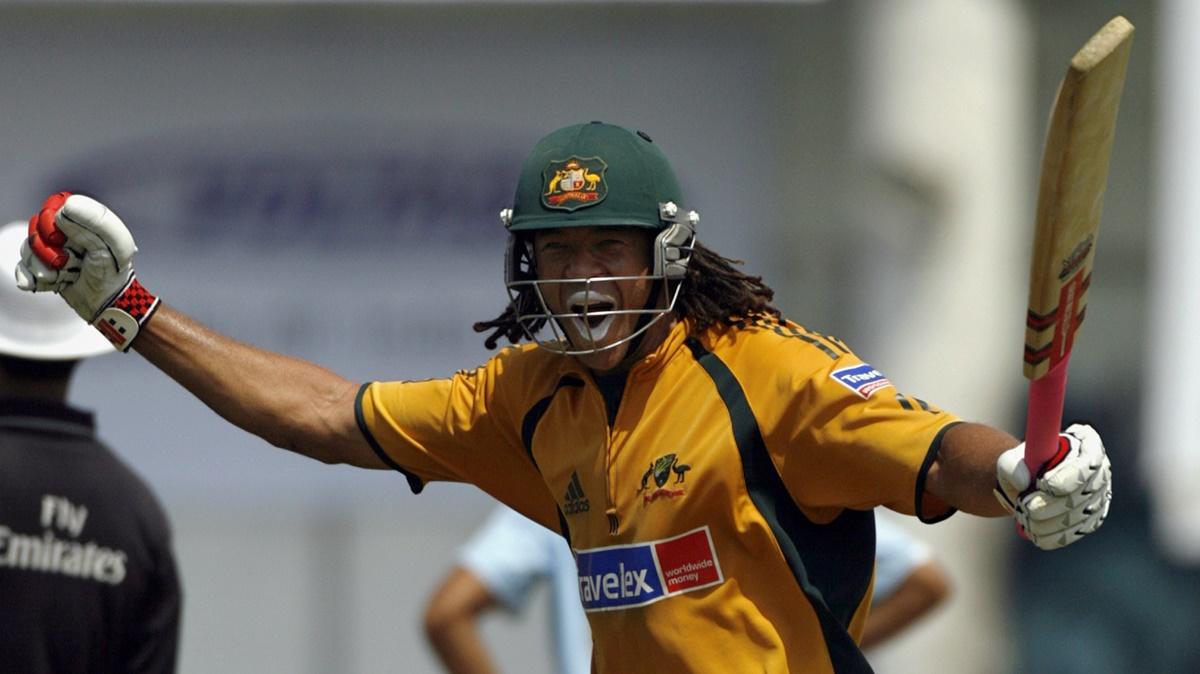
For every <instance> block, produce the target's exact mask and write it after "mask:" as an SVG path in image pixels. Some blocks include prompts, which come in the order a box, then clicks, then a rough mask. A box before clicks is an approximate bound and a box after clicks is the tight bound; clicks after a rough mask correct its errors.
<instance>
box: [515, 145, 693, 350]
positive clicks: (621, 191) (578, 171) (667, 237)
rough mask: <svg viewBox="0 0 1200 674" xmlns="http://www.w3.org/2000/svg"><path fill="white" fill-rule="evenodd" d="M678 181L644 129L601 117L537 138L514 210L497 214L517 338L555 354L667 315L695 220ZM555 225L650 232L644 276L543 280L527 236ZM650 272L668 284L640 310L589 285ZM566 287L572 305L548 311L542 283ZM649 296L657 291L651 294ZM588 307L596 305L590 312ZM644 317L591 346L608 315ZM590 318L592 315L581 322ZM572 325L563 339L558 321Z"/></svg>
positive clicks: (675, 295)
mask: <svg viewBox="0 0 1200 674" xmlns="http://www.w3.org/2000/svg"><path fill="white" fill-rule="evenodd" d="M679 201H680V190H679V181H678V180H677V179H676V178H675V171H674V170H673V169H672V168H671V164H670V162H668V161H667V158H666V156H664V155H663V153H662V152H661V151H660V150H659V149H658V147H657V146H656V145H654V143H653V142H652V141H651V140H650V137H649V136H648V135H646V134H645V133H644V132H642V131H631V130H629V129H625V128H622V127H619V126H614V125H612V124H605V123H603V122H590V123H587V124H576V125H573V126H568V127H564V128H562V129H559V130H557V131H555V132H553V133H551V134H550V135H548V136H546V137H545V138H543V139H542V140H540V141H538V143H537V145H535V146H534V148H533V151H532V152H530V153H529V157H528V158H527V159H526V160H525V163H524V164H523V165H522V167H521V177H520V180H519V181H518V183H517V193H516V196H515V197H514V199H513V207H512V208H511V209H505V210H503V211H501V213H500V218H501V220H502V221H503V223H504V225H505V227H507V228H508V231H509V240H508V251H507V254H506V256H505V258H506V259H505V286H506V287H507V288H508V293H509V298H510V299H511V300H512V306H513V307H514V308H515V310H516V314H517V316H516V318H517V320H518V322H519V323H520V324H521V327H522V329H523V330H524V331H525V334H526V335H527V336H528V337H529V338H530V339H532V340H535V341H537V342H538V343H539V344H540V345H542V346H543V347H546V348H549V349H551V350H553V351H556V352H560V353H564V354H570V355H581V354H587V353H595V352H597V351H603V350H606V349H610V348H613V347H615V346H618V345H620V344H624V343H625V342H628V341H630V340H632V339H634V338H636V337H638V336H639V335H641V334H642V333H644V332H645V331H646V330H647V329H648V328H649V327H650V326H651V325H653V324H654V323H655V322H657V321H658V320H660V319H661V318H662V317H663V316H665V315H666V314H668V313H670V312H671V311H673V310H674V308H675V303H676V301H677V300H678V298H679V290H680V288H681V287H682V284H683V279H684V276H685V275H686V273H687V265H688V263H689V262H690V260H691V253H692V244H693V242H694V241H695V238H696V225H697V223H698V222H699V221H700V216H699V215H698V214H697V213H696V212H695V211H683V210H682V209H681V208H680V207H679V206H678V205H677V204H678V203H679ZM563 227H640V228H646V229H649V230H653V231H655V232H658V234H657V236H656V237H655V239H654V244H653V254H654V268H653V270H652V274H651V275H649V276H646V277H627V276H620V277H613V276H606V277H593V278H580V279H553V280H541V279H538V277H537V269H536V266H535V261H534V256H533V247H532V241H533V233H534V232H536V231H538V230H545V229H559V228H563ZM640 278H648V279H651V280H655V281H661V282H663V283H666V284H667V293H668V297H669V301H668V302H665V305H666V306H657V305H658V304H664V303H661V302H657V301H656V299H655V297H652V298H651V305H650V306H646V307H643V308H640V309H629V308H624V309H617V308H616V305H615V303H614V302H613V300H612V299H611V298H607V297H605V296H604V295H603V293H600V292H599V291H598V290H593V285H592V284H594V283H599V282H607V281H620V280H631V279H640ZM562 283H570V284H575V285H579V286H580V287H581V290H580V291H579V292H577V293H573V298H575V299H573V301H572V302H571V305H572V307H578V308H579V310H578V311H571V312H566V313H557V314H556V313H554V312H553V311H551V309H550V307H549V305H548V304H547V303H546V300H545V296H544V293H543V290H544V289H545V288H546V287H547V286H548V285H550V284H562ZM654 295H658V293H655V294H654ZM593 307H596V308H595V309H592V308H593ZM621 314H638V315H641V316H642V317H643V319H642V320H639V322H638V327H637V328H636V329H635V330H634V331H633V333H632V334H630V335H628V336H626V337H624V338H622V339H621V340H619V341H616V342H614V343H612V344H608V345H606V346H604V347H599V346H597V345H596V342H597V341H599V340H602V339H603V337H604V335H605V334H606V333H607V331H608V328H609V327H610V326H611V324H612V317H614V316H617V315H621ZM589 319H591V320H589ZM566 322H569V323H573V324H574V325H576V326H577V327H578V329H577V330H575V331H574V333H575V334H576V335H577V336H578V337H579V339H577V340H576V341H578V342H581V343H579V344H572V343H571V341H570V340H568V339H567V338H566V335H565V334H564V330H563V324H564V323H566Z"/></svg>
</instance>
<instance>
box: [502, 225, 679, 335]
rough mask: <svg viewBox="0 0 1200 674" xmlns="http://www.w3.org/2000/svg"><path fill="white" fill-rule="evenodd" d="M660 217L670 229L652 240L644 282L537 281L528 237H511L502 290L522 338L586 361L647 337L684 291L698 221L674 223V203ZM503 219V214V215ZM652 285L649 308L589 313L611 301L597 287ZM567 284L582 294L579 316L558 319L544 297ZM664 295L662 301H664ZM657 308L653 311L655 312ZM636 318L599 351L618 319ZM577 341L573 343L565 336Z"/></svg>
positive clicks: (618, 278)
mask: <svg viewBox="0 0 1200 674" xmlns="http://www.w3.org/2000/svg"><path fill="white" fill-rule="evenodd" d="M660 213H661V214H662V217H663V219H664V221H666V222H668V223H670V226H668V227H667V228H666V229H663V230H662V231H661V232H659V233H658V236H656V237H655V238H654V243H653V248H654V250H653V253H654V268H653V270H652V272H651V273H650V274H648V275H645V276H594V277H590V278H571V279H539V278H537V268H536V264H535V260H534V256H533V246H532V242H531V237H528V236H522V235H519V234H515V233H513V234H510V235H509V239H508V249H507V251H506V253H505V264H504V271H505V273H504V277H505V278H504V285H505V288H506V289H507V290H508V297H509V300H510V301H511V302H512V306H513V308H514V309H515V311H516V320H517V322H518V323H519V324H520V326H521V329H522V330H523V331H524V332H525V335H526V336H527V337H528V338H529V339H530V340H532V341H535V342H537V343H538V344H539V345H540V346H541V347H543V348H545V349H548V350H550V351H553V352H555V353H560V354H563V355H571V356H578V355H587V354H592V353H599V352H601V351H607V350H609V349H612V348H615V347H617V346H620V345H622V344H626V343H628V342H630V341H632V340H634V339H636V338H637V337H638V336H640V335H641V334H643V333H644V332H646V331H647V330H649V329H650V327H651V326H653V325H654V324H655V323H658V322H659V321H661V320H662V318H663V317H664V316H666V315H667V314H670V313H671V312H672V311H674V310H675V304H676V302H677V301H678V299H679V293H680V290H681V289H682V288H683V281H684V277H685V276H686V274H687V265H688V263H689V262H690V261H691V257H692V244H693V242H695V240H696V233H695V226H696V223H697V222H698V221H699V216H698V215H697V214H696V213H695V212H694V211H691V212H689V213H688V214H687V216H686V217H685V218H678V216H677V214H678V208H677V207H676V206H675V204H674V203H670V202H668V203H665V204H661V205H660ZM501 217H502V218H505V217H506V214H505V213H502V214H501ZM641 280H645V281H653V282H655V284H656V288H657V289H656V291H655V292H653V293H652V294H651V298H650V302H649V303H648V304H647V306H645V307H641V308H616V307H615V306H614V307H613V308H611V309H603V310H592V309H591V307H592V306H593V302H592V300H593V299H596V298H599V299H600V300H601V302H597V304H608V303H611V300H610V299H609V298H608V297H607V296H606V295H604V294H603V293H601V292H600V291H599V290H597V289H596V288H597V286H598V285H599V284H601V283H608V282H613V281H641ZM563 284H571V285H573V286H578V287H579V288H580V289H579V290H578V291H576V292H575V293H574V294H573V297H575V298H576V299H577V300H578V301H576V302H573V305H579V306H581V307H582V311H564V312H559V313H556V312H554V311H553V310H552V309H551V308H550V304H549V302H547V301H546V295H547V294H548V293H549V292H550V289H551V288H552V287H553V286H561V285H563ZM663 289H665V293H666V301H665V302H663V301H662V299H661V298H662V297H663V294H662V293H663V291H664V290H663ZM656 305H657V306H656ZM630 315H632V316H638V317H639V318H638V322H637V327H636V328H635V329H634V330H633V331H632V332H630V334H628V335H625V336H624V337H622V338H620V339H618V340H616V341H614V342H612V343H611V344H605V345H604V346H600V345H599V344H598V343H599V342H601V341H603V340H604V338H605V337H606V336H607V335H608V330H609V328H610V327H611V326H612V324H613V322H614V319H615V318H616V317H617V316H630ZM568 325H574V326H575V330H573V331H572V330H568V329H567V326H568ZM572 333H573V334H574V335H576V337H575V339H574V340H572V339H571V338H570V337H569V336H568V335H570V334H572Z"/></svg>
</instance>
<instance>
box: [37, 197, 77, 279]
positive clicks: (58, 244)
mask: <svg viewBox="0 0 1200 674" xmlns="http://www.w3.org/2000/svg"><path fill="white" fill-rule="evenodd" d="M69 196H71V193H70V192H59V193H57V194H51V195H50V196H49V197H47V198H46V201H44V202H42V207H41V209H39V210H38V212H37V213H35V214H34V215H33V217H31V218H29V248H30V249H31V250H32V251H33V254H34V255H37V256H38V259H39V260H41V261H42V262H43V263H45V264H46V266H48V267H50V268H51V269H62V268H63V266H65V265H66V264H67V260H69V259H70V256H69V255H67V253H66V251H64V250H63V244H65V243H66V242H67V235H66V234H63V232H62V230H61V229H59V228H58V225H56V224H55V223H54V219H55V218H56V217H57V216H58V211H59V209H61V208H62V206H63V204H64V203H66V201H67V197H69Z"/></svg>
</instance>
